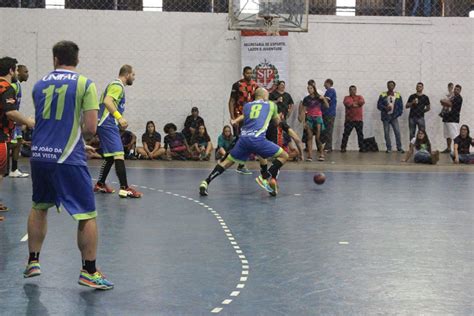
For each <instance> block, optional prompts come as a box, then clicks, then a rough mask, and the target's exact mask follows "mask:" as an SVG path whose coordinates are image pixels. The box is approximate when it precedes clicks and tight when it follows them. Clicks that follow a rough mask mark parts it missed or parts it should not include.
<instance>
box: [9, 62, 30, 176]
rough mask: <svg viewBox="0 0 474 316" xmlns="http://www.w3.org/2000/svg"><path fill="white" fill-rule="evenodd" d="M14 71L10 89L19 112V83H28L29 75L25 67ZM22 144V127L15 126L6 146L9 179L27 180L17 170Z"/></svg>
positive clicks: (19, 67)
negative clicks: (9, 169)
mask: <svg viewBox="0 0 474 316" xmlns="http://www.w3.org/2000/svg"><path fill="white" fill-rule="evenodd" d="M16 70H17V81H16V82H12V87H13V89H15V92H16V102H17V105H18V110H20V104H21V98H22V95H23V92H22V90H21V83H22V82H26V81H28V78H29V76H30V75H29V72H28V67H26V66H25V65H18V66H17V68H16ZM22 142H23V136H22V125H21V124H15V132H14V134H13V137H12V140H11V141H10V144H9V146H8V147H9V153H10V158H11V171H10V173H9V174H8V176H9V177H10V178H27V177H28V176H29V174H28V173H26V172H22V171H21V170H20V169H18V158H19V157H20V149H21V144H22Z"/></svg>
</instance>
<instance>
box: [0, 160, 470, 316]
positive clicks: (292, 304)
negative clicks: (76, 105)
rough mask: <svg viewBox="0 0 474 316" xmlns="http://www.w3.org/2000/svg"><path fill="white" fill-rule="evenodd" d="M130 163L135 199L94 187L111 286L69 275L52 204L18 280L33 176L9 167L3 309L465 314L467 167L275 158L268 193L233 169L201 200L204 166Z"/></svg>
mask: <svg viewBox="0 0 474 316" xmlns="http://www.w3.org/2000/svg"><path fill="white" fill-rule="evenodd" d="M25 169H26V168H25ZM24 171H26V170H24ZM127 172H128V178H129V182H130V183H132V184H136V185H138V188H139V190H141V191H142V192H143V193H144V197H143V198H142V199H137V200H123V199H119V197H118V196H117V195H104V194H101V195H97V197H96V200H97V209H98V211H99V217H98V222H99V231H100V245H99V255H98V265H99V268H100V269H101V270H102V271H103V272H104V273H105V274H106V275H107V277H108V278H109V279H110V280H111V281H113V282H114V283H115V289H113V290H112V291H107V292H100V291H94V290H91V289H88V288H85V287H81V286H79V285H78V284H77V279H78V276H79V269H80V254H79V251H78V250H77V246H76V225H77V224H76V222H74V220H73V219H72V218H70V217H69V216H68V215H67V213H66V212H62V213H61V214H58V213H57V212H56V211H54V210H53V209H51V210H50V214H49V226H48V229H49V231H48V236H47V237H46V241H45V244H44V248H43V250H42V252H41V257H40V261H41V265H42V275H41V276H39V277H36V278H31V279H23V276H22V271H23V268H24V264H25V262H26V259H27V252H28V249H27V242H21V239H22V238H23V237H24V235H25V233H26V220H27V216H28V212H29V208H30V205H31V202H30V197H31V180H30V179H29V178H28V179H4V181H3V187H2V190H1V197H2V198H3V201H4V203H5V204H7V205H9V206H10V208H12V210H11V211H10V212H8V213H5V214H3V215H4V216H5V217H6V220H5V221H4V222H1V223H0V314H1V315H35V316H40V315H213V314H219V315H375V314H403V315H420V314H425V315H431V314H437V315H472V314H474V307H473V302H474V295H473V294H474V275H473V262H474V256H473V249H474V248H473V240H474V238H473V237H474V236H473V234H474V233H473V231H474V230H473V227H474V219H473V211H474V194H473V186H474V173H455V172H451V173H400V172H398V173H384V172H327V173H326V176H327V181H326V183H325V184H324V185H321V186H317V185H315V184H314V183H313V180H312V176H313V173H311V172H308V171H285V170H284V171H282V173H281V175H280V190H281V192H280V195H279V196H278V197H276V198H272V197H270V196H269V195H268V194H267V193H265V192H264V191H262V190H261V189H260V188H259V187H258V186H257V184H256V183H255V180H254V178H255V176H256V175H257V174H256V173H255V175H254V176H243V175H238V174H237V173H236V172H235V171H234V170H229V171H227V172H226V173H224V174H223V175H222V176H221V177H219V178H217V179H216V180H214V182H212V183H211V186H210V189H209V193H210V195H209V196H208V197H204V198H202V197H199V195H198V185H199V182H200V181H201V180H202V179H203V178H205V177H206V176H207V174H208V173H209V170H207V169H142V168H129V169H128V170H127ZM91 173H92V174H93V175H97V173H98V169H97V168H96V167H93V168H91ZM113 173H114V172H113V170H112V172H111V179H110V180H111V181H116V177H115V175H114V174H113ZM113 185H114V186H115V187H117V184H116V183H115V184H113Z"/></svg>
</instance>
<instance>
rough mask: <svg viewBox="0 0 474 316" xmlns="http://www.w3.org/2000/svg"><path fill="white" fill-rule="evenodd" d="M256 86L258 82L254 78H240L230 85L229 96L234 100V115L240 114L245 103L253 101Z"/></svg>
mask: <svg viewBox="0 0 474 316" xmlns="http://www.w3.org/2000/svg"><path fill="white" fill-rule="evenodd" d="M257 88H258V84H257V83H256V82H255V81H254V80H250V82H247V81H245V79H240V80H239V81H237V82H236V83H234V84H233V85H232V92H231V93H230V97H231V98H232V99H234V101H235V107H234V115H235V116H236V117H237V116H239V115H241V114H242V110H243V108H244V104H245V103H248V102H252V101H255V90H257Z"/></svg>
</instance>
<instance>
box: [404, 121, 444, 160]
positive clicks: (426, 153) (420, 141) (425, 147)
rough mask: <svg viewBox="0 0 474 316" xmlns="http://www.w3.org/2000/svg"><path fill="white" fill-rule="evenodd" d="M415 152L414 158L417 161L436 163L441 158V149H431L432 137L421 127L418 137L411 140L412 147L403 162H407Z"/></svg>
mask: <svg viewBox="0 0 474 316" xmlns="http://www.w3.org/2000/svg"><path fill="white" fill-rule="evenodd" d="M413 153H415V155H414V158H413V159H414V162H415V163H425V164H432V165H436V163H437V162H438V160H439V151H438V150H436V151H431V143H430V139H429V138H428V135H427V134H426V132H425V130H424V129H419V130H418V133H417V134H416V137H414V138H413V139H412V140H411V142H410V149H409V150H408V152H407V153H406V155H405V158H403V159H402V162H407V161H408V159H410V157H411V155H412V154H413Z"/></svg>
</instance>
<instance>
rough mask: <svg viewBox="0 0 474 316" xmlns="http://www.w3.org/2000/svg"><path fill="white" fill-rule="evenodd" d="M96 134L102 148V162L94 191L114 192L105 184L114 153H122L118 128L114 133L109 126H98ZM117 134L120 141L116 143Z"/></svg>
mask: <svg viewBox="0 0 474 316" xmlns="http://www.w3.org/2000/svg"><path fill="white" fill-rule="evenodd" d="M97 134H98V136H99V139H100V148H101V149H102V155H103V156H104V162H103V163H102V166H101V167H100V171H99V180H98V181H97V183H96V185H95V186H94V192H102V193H114V192H115V190H114V189H113V188H111V187H109V186H108V185H107V184H106V180H107V177H108V175H109V172H110V169H111V168H112V165H113V164H114V161H115V160H114V156H115V155H116V154H122V155H123V145H122V140H121V139H120V134H119V132H118V128H117V131H116V133H114V129H113V128H111V127H103V126H98V127H97ZM117 136H118V139H119V140H120V143H117Z"/></svg>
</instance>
